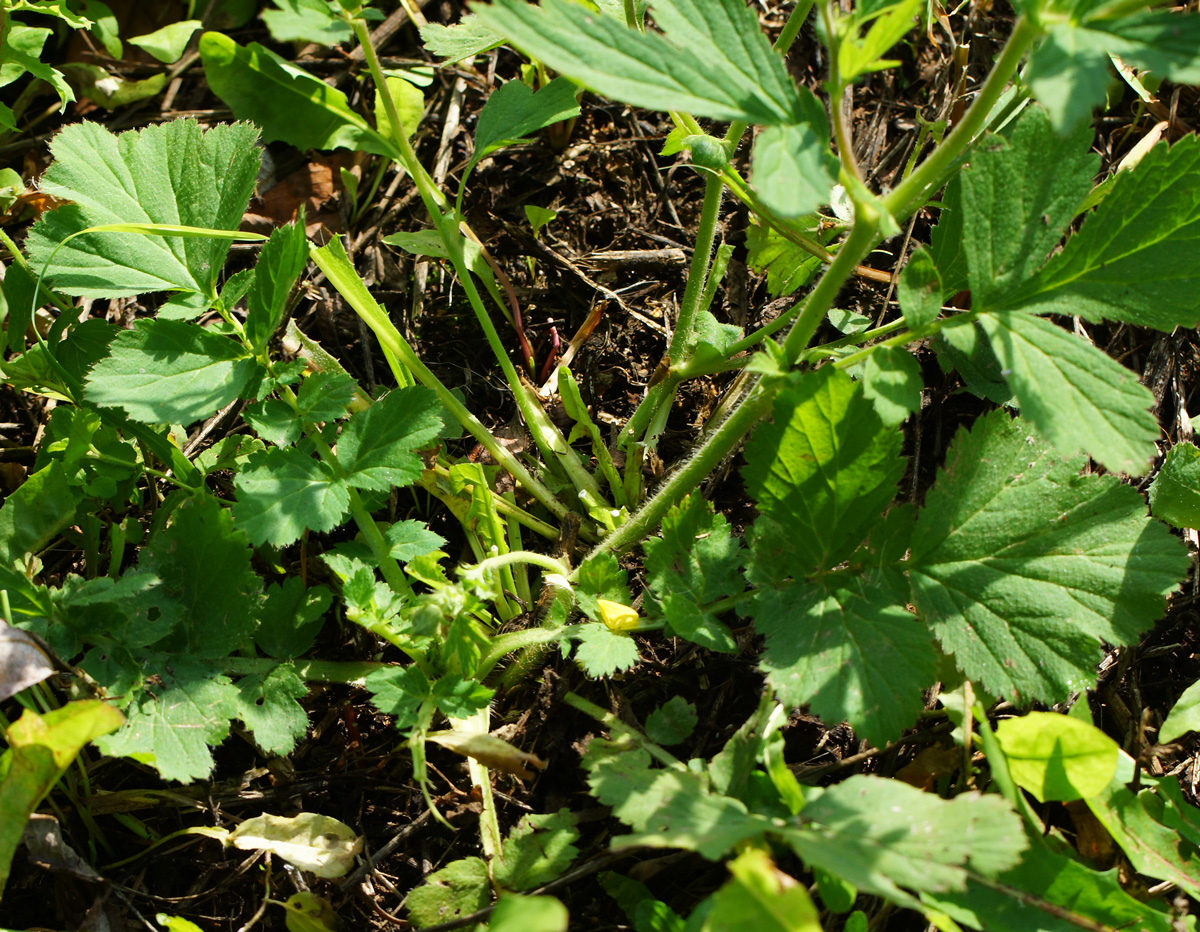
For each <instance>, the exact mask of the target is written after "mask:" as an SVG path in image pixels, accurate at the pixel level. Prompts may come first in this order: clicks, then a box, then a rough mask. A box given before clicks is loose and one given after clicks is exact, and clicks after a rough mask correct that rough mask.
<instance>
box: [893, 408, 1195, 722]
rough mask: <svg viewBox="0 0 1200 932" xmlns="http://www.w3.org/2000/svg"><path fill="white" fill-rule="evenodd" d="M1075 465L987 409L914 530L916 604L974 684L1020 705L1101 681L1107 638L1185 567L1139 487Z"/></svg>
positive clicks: (1112, 639)
mask: <svg viewBox="0 0 1200 932" xmlns="http://www.w3.org/2000/svg"><path fill="white" fill-rule="evenodd" d="M1081 465H1082V463H1081V462H1080V460H1079V459H1066V460H1063V459H1059V458H1057V457H1055V456H1054V455H1053V453H1052V451H1051V448H1050V447H1049V446H1048V445H1046V444H1045V443H1044V442H1042V441H1041V440H1040V439H1039V438H1038V437H1037V436H1036V435H1035V434H1033V433H1031V432H1030V431H1029V429H1028V428H1027V427H1026V426H1025V425H1024V424H1023V423H1022V421H1021V420H1020V419H1018V420H1013V419H1011V418H1010V417H1009V416H1008V414H1006V413H1005V412H1002V411H997V412H993V413H992V414H989V415H987V416H986V417H984V418H981V419H980V420H979V421H977V422H976V424H975V426H974V427H973V428H972V429H971V430H970V431H969V432H968V431H962V432H960V433H959V435H958V436H957V437H956V438H955V440H954V443H953V444H952V445H951V447H950V451H949V453H948V454H947V456H946V463H945V466H944V467H943V469H942V472H941V473H940V474H939V476H938V479H937V481H936V482H935V484H934V486H933V488H932V489H931V490H930V492H929V495H928V497H927V498H926V503H925V508H924V509H923V510H922V511H921V513H920V515H919V517H918V520H917V526H916V529H915V530H914V532H913V537H912V541H911V552H910V557H909V560H908V562H907V566H908V569H909V573H910V579H911V582H912V601H913V603H914V604H915V605H916V606H917V610H918V612H919V613H920V615H921V617H922V618H923V619H924V620H925V621H926V622H927V623H928V624H929V625H930V627H931V628H932V629H933V632H934V634H935V635H936V636H937V638H938V640H939V641H940V642H941V644H942V646H943V647H944V648H945V649H946V650H948V651H949V652H950V653H952V654H954V657H955V660H956V661H957V662H958V665H959V667H960V668H961V669H962V671H963V672H964V673H965V674H966V676H967V677H968V678H969V679H972V680H978V681H980V682H981V683H982V684H983V686H984V688H985V689H987V690H988V691H989V692H991V693H993V694H995V695H999V696H1004V697H1006V698H1011V699H1012V700H1013V701H1014V702H1018V703H1024V702H1027V701H1029V700H1033V699H1038V700H1044V701H1047V702H1057V701H1060V700H1063V699H1065V698H1066V697H1067V696H1068V695H1069V694H1070V693H1071V692H1072V691H1073V690H1077V689H1081V688H1084V687H1085V686H1087V684H1088V683H1091V682H1094V679H1095V664H1096V663H1097V662H1098V661H1099V659H1100V642H1101V641H1106V642H1108V643H1110V644H1132V643H1134V642H1136V640H1137V638H1138V636H1139V634H1141V632H1142V631H1144V630H1146V629H1147V628H1149V627H1150V625H1152V624H1153V623H1154V621H1155V619H1157V618H1158V617H1159V616H1160V615H1161V614H1162V609H1163V599H1164V597H1165V596H1166V595H1167V594H1168V593H1169V592H1171V591H1172V590H1173V589H1174V588H1175V587H1176V586H1177V585H1178V583H1179V581H1180V580H1181V579H1182V578H1183V574H1184V573H1185V572H1186V571H1187V567H1188V560H1187V555H1186V553H1185V552H1184V549H1183V546H1182V544H1181V543H1180V542H1179V541H1177V540H1176V539H1175V538H1174V537H1172V536H1171V534H1170V533H1169V532H1168V530H1167V528H1166V527H1165V526H1164V525H1162V524H1160V523H1158V522H1156V521H1153V520H1152V519H1150V518H1147V517H1146V507H1145V502H1144V501H1143V499H1142V497H1141V496H1140V495H1139V494H1138V493H1137V491H1136V490H1134V489H1132V488H1130V487H1129V486H1126V485H1122V484H1121V483H1120V482H1119V481H1118V480H1117V479H1116V478H1115V477H1113V476H1080V475H1079V469H1080V467H1081Z"/></svg>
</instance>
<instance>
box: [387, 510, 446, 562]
mask: <svg viewBox="0 0 1200 932" xmlns="http://www.w3.org/2000/svg"><path fill="white" fill-rule="evenodd" d="M383 536H384V539H385V540H386V541H387V543H388V547H390V548H391V555H392V556H393V557H395V558H396V559H397V560H399V561H400V562H401V563H407V562H408V561H409V560H414V559H416V558H417V557H421V556H425V555H426V554H429V553H433V552H434V551H436V550H437V549H438V548H439V547H441V546H442V545H443V544H444V543H446V538H444V537H442V535H441V534H435V533H434V532H433V531H431V530H429V528H428V527H427V526H426V525H425V523H424V522H423V521H417V520H409V521H397V522H396V523H395V524H392V525H390V526H389V527H388V529H387V530H386V531H385V532H384V535H383Z"/></svg>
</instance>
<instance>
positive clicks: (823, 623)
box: [752, 579, 937, 747]
mask: <svg viewBox="0 0 1200 932" xmlns="http://www.w3.org/2000/svg"><path fill="white" fill-rule="evenodd" d="M843 582H845V583H847V586H846V588H841V587H836V586H830V587H829V588H826V587H824V586H817V585H804V584H797V585H794V586H791V587H788V588H785V589H780V590H775V589H765V590H763V591H761V592H760V593H759V594H758V596H757V597H756V599H755V601H754V605H753V607H752V611H753V614H754V628H755V630H756V631H758V632H759V633H760V634H762V635H764V636H765V638H766V648H765V650H764V651H763V656H762V660H761V661H760V663H759V667H760V668H761V669H762V670H763V671H764V672H765V673H766V674H767V681H768V682H769V683H770V684H771V687H772V688H773V689H774V690H775V692H776V694H777V695H778V696H779V699H780V701H782V702H784V703H785V704H786V705H789V706H802V705H805V704H806V703H807V704H808V705H809V706H810V708H811V709H812V711H813V713H815V714H816V715H819V716H821V718H822V719H824V720H825V721H826V722H828V723H829V724H831V725H832V724H835V723H837V722H841V721H847V722H849V723H850V725H851V726H852V727H853V728H854V730H855V732H857V733H858V734H859V735H860V736H861V737H863V738H865V739H866V740H868V741H870V742H871V743H872V744H874V745H876V746H879V747H882V746H883V745H884V744H885V743H886V742H888V741H891V740H892V739H893V738H896V737H898V736H899V735H900V733H901V732H902V731H903V730H904V729H905V728H908V727H910V726H911V725H912V724H913V723H914V722H915V721H916V720H917V716H918V715H919V714H920V712H921V709H922V708H923V705H924V693H923V690H924V689H926V688H927V687H928V686H929V685H930V684H932V683H933V682H934V681H935V680H936V679H937V654H936V652H935V651H934V648H933V642H932V640H931V638H930V636H929V631H928V629H927V628H926V627H925V626H924V625H922V624H921V623H920V622H919V621H918V620H917V619H916V618H914V617H913V616H912V614H911V613H910V612H909V611H907V610H906V609H905V608H904V604H903V598H900V599H896V598H893V596H892V593H891V592H890V591H889V589H888V588H887V587H886V586H884V585H882V584H880V585H873V584H870V583H868V585H866V586H864V587H861V593H860V592H856V591H854V590H855V589H858V588H860V587H858V586H855V585H854V581H852V580H850V579H844V580H843Z"/></svg>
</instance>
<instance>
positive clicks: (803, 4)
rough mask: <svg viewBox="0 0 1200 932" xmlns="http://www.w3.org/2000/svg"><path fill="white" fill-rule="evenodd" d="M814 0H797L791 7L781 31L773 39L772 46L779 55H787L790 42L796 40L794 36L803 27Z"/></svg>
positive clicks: (798, 33) (790, 45)
mask: <svg viewBox="0 0 1200 932" xmlns="http://www.w3.org/2000/svg"><path fill="white" fill-rule="evenodd" d="M815 2H816V0H799V2H798V3H797V4H796V5H795V6H794V7H792V12H791V13H789V14H788V18H787V22H786V23H784V24H783V31H782V32H780V33H779V38H778V39H776V40H775V45H774V46H773V48H774V49H775V51H776V52H778V53H779V54H780V55H785V56H786V55H787V53H788V50H789V49H791V47H792V43H793V42H795V41H796V37H797V36H798V35H800V30H801V29H802V28H803V27H804V21H805V20H806V19H808V14H809V11H810V10H812V8H813V4H814V3H815Z"/></svg>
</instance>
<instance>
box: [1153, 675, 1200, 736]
mask: <svg viewBox="0 0 1200 932" xmlns="http://www.w3.org/2000/svg"><path fill="white" fill-rule="evenodd" d="M1189 731H1200V682H1196V683H1193V684H1192V685H1191V686H1189V687H1188V688H1187V689H1185V690H1184V691H1183V695H1182V696H1180V697H1179V699H1177V700H1176V702H1175V705H1174V706H1173V707H1172V708H1171V712H1170V714H1169V715H1168V716H1167V720H1166V721H1165V722H1163V723H1162V727H1161V728H1159V729H1158V743H1159V744H1170V743H1171V742H1173V741H1175V740H1177V739H1179V738H1182V737H1183V736H1184V735H1186V734H1187V733H1188V732H1189Z"/></svg>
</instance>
